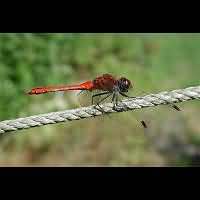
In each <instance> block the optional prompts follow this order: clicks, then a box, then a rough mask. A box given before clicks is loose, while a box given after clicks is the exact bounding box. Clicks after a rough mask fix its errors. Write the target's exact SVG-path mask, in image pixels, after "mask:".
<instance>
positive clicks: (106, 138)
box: [0, 33, 200, 166]
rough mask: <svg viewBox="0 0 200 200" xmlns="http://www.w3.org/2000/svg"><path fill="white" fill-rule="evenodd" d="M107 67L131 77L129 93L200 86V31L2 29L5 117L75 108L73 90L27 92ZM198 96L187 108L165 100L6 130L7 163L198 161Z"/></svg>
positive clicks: (0, 141) (0, 157)
mask: <svg viewBox="0 0 200 200" xmlns="http://www.w3.org/2000/svg"><path fill="white" fill-rule="evenodd" d="M103 73H111V74H113V75H114V76H116V77H120V76H125V77H127V78H128V79H130V80H131V81H132V82H133V83H134V88H133V89H132V90H131V91H130V93H129V94H130V95H142V94H145V93H151V92H152V93H153V92H155V93H157V92H160V91H163V90H173V89H179V88H185V87H189V86H197V85H199V84H200V79H199V74H200V34H102V33H101V34H78V33H74V34H72V33H71V34H69V33H65V34H64V33H62V34H39V33H37V34H31V33H16V34H14V33H10V34H8V33H1V34H0V78H1V84H0V91H1V93H0V121H3V120H7V119H15V118H18V117H26V116H29V115H34V114H41V113H47V112H51V111H61V110H65V109H70V108H76V107H78V106H79V104H78V103H77V96H76V94H75V93H74V92H69V93H65V94H64V95H59V94H55V93H54V94H45V95H41V96H40V95H39V96H27V95H25V93H24V92H25V91H27V90H29V89H30V88H32V87H35V86H43V85H59V84H71V83H79V82H81V81H85V80H90V79H93V78H94V77H96V76H98V75H101V74H103ZM199 103H200V102H198V101H190V102H185V103H181V104H179V106H180V107H181V108H182V110H183V111H182V112H176V111H174V110H173V109H171V108H170V107H169V106H160V107H156V108H148V109H143V110H138V111H134V112H125V113H119V114H112V115H109V116H105V117H96V118H90V119H84V120H80V121H72V122H67V123H61V124H57V125H48V126H44V127H40V128H33V129H29V130H23V131H19V132H13V133H9V134H2V135H1V136H0V166H3V165H49V166H52V165H53V166H55V165H58V166H60V165H78V166H80V165H81V166H82V165H87V166H88V165H106V166H107V165H108V166H114V165H118V166H119V165H120V166H124V165H125V166H166V165H174V166H188V165H199V164H200V149H199V145H200V123H199V119H200V114H199V111H200V107H199V105H200V104H199ZM140 119H144V120H146V121H147V123H148V125H149V128H148V130H147V132H144V130H143V128H142V127H141V125H140V124H139V123H138V120H140Z"/></svg>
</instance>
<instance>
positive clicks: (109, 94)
mask: <svg viewBox="0 0 200 200" xmlns="http://www.w3.org/2000/svg"><path fill="white" fill-rule="evenodd" d="M105 94H108V95H106V96H105V97H104V98H102V99H101V100H100V101H99V102H97V104H96V106H95V107H96V108H97V106H98V107H99V109H100V111H101V112H102V113H106V112H105V111H104V110H103V109H102V107H101V106H100V105H99V104H100V103H101V102H103V101H104V100H106V99H107V98H108V97H110V96H111V95H112V93H110V92H107V93H100V95H105ZM100 95H98V96H100ZM96 96H97V95H96Z"/></svg>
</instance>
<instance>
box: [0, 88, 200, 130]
mask: <svg viewBox="0 0 200 200" xmlns="http://www.w3.org/2000/svg"><path fill="white" fill-rule="evenodd" d="M193 99H200V86H196V87H188V88H185V89H179V90H173V91H170V92H160V93H158V94H149V95H146V96H143V97H137V98H128V99H125V100H123V101H122V102H120V103H119V106H118V107H117V109H114V108H113V104H112V103H107V104H102V105H101V107H102V109H103V110H104V112H106V113H116V112H124V111H129V110H134V109H141V108H145V107H153V106H158V105H162V104H170V103H178V102H183V101H189V100H193ZM102 114H104V113H102V112H101V111H99V110H98V109H96V108H95V107H94V106H89V107H82V108H77V109H72V110H65V111H60V112H51V113H47V114H40V115H34V116H30V117H25V118H18V119H13V120H6V121H2V122H0V133H6V132H11V131H18V130H22V129H29V128H32V127H37V126H44V125H48V124H55V123H60V122H66V121H72V120H80V119H83V118H89V117H94V116H99V115H102Z"/></svg>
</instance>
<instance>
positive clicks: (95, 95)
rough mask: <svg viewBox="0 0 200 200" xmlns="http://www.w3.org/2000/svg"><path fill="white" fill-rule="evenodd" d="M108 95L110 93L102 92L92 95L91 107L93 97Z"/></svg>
mask: <svg viewBox="0 0 200 200" xmlns="http://www.w3.org/2000/svg"><path fill="white" fill-rule="evenodd" d="M108 93H110V92H102V93H98V94H94V95H92V105H93V104H94V97H97V96H101V95H105V94H108Z"/></svg>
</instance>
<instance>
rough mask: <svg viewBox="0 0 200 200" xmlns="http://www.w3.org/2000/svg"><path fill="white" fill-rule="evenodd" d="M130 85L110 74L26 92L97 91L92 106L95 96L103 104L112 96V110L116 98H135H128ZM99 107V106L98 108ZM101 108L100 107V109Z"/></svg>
mask: <svg viewBox="0 0 200 200" xmlns="http://www.w3.org/2000/svg"><path fill="white" fill-rule="evenodd" d="M132 87H133V86H132V83H131V81H130V80H128V79H127V78H125V77H121V78H119V79H116V78H115V77H113V76H112V75H110V74H103V75H102V76H99V77H96V78H95V79H94V80H90V81H86V82H83V83H80V84H75V85H62V86H48V87H36V88H33V89H31V91H30V92H28V94H29V95H39V94H44V93H49V92H58V91H69V90H81V92H82V91H90V92H91V91H94V90H99V91H101V92H100V93H97V94H94V95H92V104H94V98H95V97H97V96H103V95H104V97H103V98H102V99H101V100H100V101H99V102H98V103H97V105H98V106H99V104H100V103H101V102H103V101H104V100H105V99H107V98H108V97H110V96H111V95H112V102H113V103H114V108H116V106H117V104H118V97H119V95H122V96H123V97H128V98H135V97H130V96H128V95H127V94H125V93H127V92H128V90H129V89H130V88H132ZM99 107H100V106H99ZM173 107H174V108H175V109H179V108H178V107H177V106H175V105H174V106H173ZM100 108H101V107H100ZM141 123H142V125H143V127H145V128H146V127H147V125H146V124H145V122H144V121H141Z"/></svg>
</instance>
